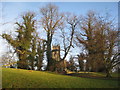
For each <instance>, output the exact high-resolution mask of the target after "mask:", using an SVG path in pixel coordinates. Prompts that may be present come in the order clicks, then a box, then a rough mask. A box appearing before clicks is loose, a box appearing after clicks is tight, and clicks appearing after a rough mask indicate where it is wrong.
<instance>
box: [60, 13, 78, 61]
mask: <svg viewBox="0 0 120 90" xmlns="http://www.w3.org/2000/svg"><path fill="white" fill-rule="evenodd" d="M65 20H66V23H64V24H66V26H65V25H64V26H63V27H62V28H61V32H62V33H61V37H62V40H63V50H62V51H63V52H64V55H63V57H62V58H61V60H65V58H66V56H67V55H68V53H69V51H70V49H71V47H73V38H74V33H75V30H76V28H77V25H78V24H79V18H78V17H77V16H76V15H73V14H70V13H69V15H68V14H67V15H66V17H65ZM65 29H67V30H65ZM66 31H67V32H66ZM68 32H69V34H70V35H68V34H67V33H68Z"/></svg>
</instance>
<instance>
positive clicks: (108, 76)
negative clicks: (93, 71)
mask: <svg viewBox="0 0 120 90" xmlns="http://www.w3.org/2000/svg"><path fill="white" fill-rule="evenodd" d="M110 72H111V70H109V69H107V70H106V77H107V78H111V77H112V76H111V74H110Z"/></svg>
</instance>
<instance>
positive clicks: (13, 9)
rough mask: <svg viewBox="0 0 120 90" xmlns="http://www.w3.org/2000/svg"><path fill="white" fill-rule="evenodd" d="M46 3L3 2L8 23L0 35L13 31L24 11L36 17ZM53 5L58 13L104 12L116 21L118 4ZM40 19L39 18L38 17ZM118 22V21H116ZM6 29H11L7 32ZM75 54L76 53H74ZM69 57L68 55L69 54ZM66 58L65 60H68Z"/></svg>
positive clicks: (83, 13) (68, 3)
mask: <svg viewBox="0 0 120 90" xmlns="http://www.w3.org/2000/svg"><path fill="white" fill-rule="evenodd" d="M47 3H48V2H39V3H38V2H3V3H2V8H3V10H2V13H3V14H2V16H3V18H2V19H3V20H2V21H4V22H10V23H8V25H7V24H6V25H5V26H2V28H1V30H0V34H1V33H2V32H5V31H12V32H14V31H15V28H14V27H15V25H13V24H14V23H15V21H19V17H20V15H21V14H22V13H23V12H25V11H29V10H31V11H35V12H37V15H38V14H40V13H39V8H40V7H42V6H44V5H46V4H47ZM53 4H55V5H57V6H58V7H59V10H60V12H72V13H74V14H77V15H85V14H86V13H87V11H89V10H94V11H96V12H98V13H100V14H101V12H102V14H103V15H104V14H105V13H106V12H109V13H110V14H112V16H113V17H115V18H116V20H118V3H117V2H99V3H97V2H53ZM38 18H39V19H40V17H38ZM117 22H118V21H117ZM8 28H11V29H10V30H8ZM0 44H1V46H2V47H0V53H2V54H3V52H4V51H5V50H6V45H4V44H6V43H5V40H1V38H0ZM79 51H80V50H78V49H77V50H75V49H74V50H73V49H72V52H71V53H72V54H73V55H75V54H76V53H78V52H79ZM74 52H76V53H74ZM69 55H70V54H69ZM69 55H68V57H69ZM68 57H67V58H68Z"/></svg>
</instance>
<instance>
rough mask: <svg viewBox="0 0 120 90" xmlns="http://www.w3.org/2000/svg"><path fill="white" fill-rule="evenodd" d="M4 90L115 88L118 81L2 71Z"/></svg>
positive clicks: (38, 72)
mask: <svg viewBox="0 0 120 90" xmlns="http://www.w3.org/2000/svg"><path fill="white" fill-rule="evenodd" d="M2 85H3V88H105V87H107V88H114V87H118V81H116V80H102V79H89V78H80V77H72V76H65V75H58V74H52V73H48V72H42V71H31V70H22V69H10V68H3V69H2Z"/></svg>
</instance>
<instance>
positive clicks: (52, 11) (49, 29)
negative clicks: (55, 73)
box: [40, 4, 63, 70]
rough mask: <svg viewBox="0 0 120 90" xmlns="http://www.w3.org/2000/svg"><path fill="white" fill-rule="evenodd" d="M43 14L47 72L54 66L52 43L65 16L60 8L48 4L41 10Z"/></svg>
mask: <svg viewBox="0 0 120 90" xmlns="http://www.w3.org/2000/svg"><path fill="white" fill-rule="evenodd" d="M40 12H41V14H42V18H41V22H42V26H43V28H44V30H45V31H46V34H47V51H46V54H47V61H48V65H47V70H50V66H51V64H52V61H51V60H52V57H51V56H52V51H51V43H52V39H53V35H54V33H55V31H56V30H57V29H58V27H59V26H60V25H61V24H62V22H61V21H62V19H63V15H61V14H60V13H59V12H58V7H57V6H55V5H52V4H48V5H46V6H45V7H43V8H41V9H40Z"/></svg>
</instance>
